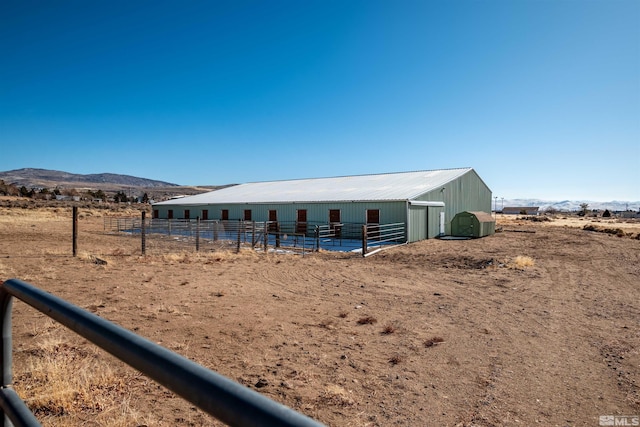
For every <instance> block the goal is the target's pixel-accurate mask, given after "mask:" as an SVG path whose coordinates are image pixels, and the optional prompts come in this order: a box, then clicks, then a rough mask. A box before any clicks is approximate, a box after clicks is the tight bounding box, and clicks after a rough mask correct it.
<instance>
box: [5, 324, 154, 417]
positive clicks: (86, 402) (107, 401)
mask: <svg viewBox="0 0 640 427" xmlns="http://www.w3.org/2000/svg"><path fill="white" fill-rule="evenodd" d="M32 336H33V337H34V338H35V337H37V339H33V340H31V341H30V344H32V345H33V346H32V347H30V348H29V349H27V350H23V353H24V354H25V355H26V359H25V361H24V366H23V367H21V368H20V369H19V370H18V371H17V372H19V374H18V375H16V378H15V381H14V387H15V389H16V392H17V393H18V394H19V395H20V396H21V397H23V398H24V399H25V401H26V403H27V405H28V406H29V408H30V409H31V410H32V411H33V412H34V414H35V415H36V416H37V417H38V419H39V420H40V421H41V423H42V425H43V426H76V425H84V424H85V423H86V422H87V417H88V416H89V417H91V421H92V422H93V423H95V424H92V425H105V426H106V425H109V426H130V425H141V424H147V423H148V421H150V420H149V419H148V417H145V416H142V415H141V414H140V413H138V412H137V411H135V410H134V409H132V408H131V407H130V406H129V402H130V399H131V397H130V396H129V395H128V392H127V387H128V381H127V376H126V375H123V374H122V372H117V371H116V370H115V369H114V368H113V366H114V365H116V366H117V363H119V362H115V361H114V363H107V361H105V360H104V359H101V358H99V357H98V355H97V354H96V353H92V352H90V351H88V350H85V349H83V348H81V347H79V346H76V345H74V344H72V343H70V342H68V340H67V339H65V338H64V337H63V336H62V335H61V334H59V329H58V328H46V329H39V330H36V331H34V333H33V334H32Z"/></svg>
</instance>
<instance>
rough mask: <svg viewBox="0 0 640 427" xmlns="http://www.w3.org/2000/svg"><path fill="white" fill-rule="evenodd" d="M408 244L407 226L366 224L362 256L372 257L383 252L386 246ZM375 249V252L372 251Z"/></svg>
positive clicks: (399, 223)
mask: <svg viewBox="0 0 640 427" xmlns="http://www.w3.org/2000/svg"><path fill="white" fill-rule="evenodd" d="M406 242H407V238H406V230H405V224H404V223H403V222H397V223H393V224H366V225H364V226H363V227H362V255H363V256H366V255H371V254H373V253H375V252H377V251H379V250H382V248H383V246H384V245H387V247H389V245H398V244H404V243H406ZM372 249H373V251H372Z"/></svg>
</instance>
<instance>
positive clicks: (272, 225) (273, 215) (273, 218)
mask: <svg viewBox="0 0 640 427" xmlns="http://www.w3.org/2000/svg"><path fill="white" fill-rule="evenodd" d="M277 225H278V211H276V210H270V211H269V231H276V230H277V229H278V227H277Z"/></svg>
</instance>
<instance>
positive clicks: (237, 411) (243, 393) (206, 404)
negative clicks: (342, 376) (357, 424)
mask: <svg viewBox="0 0 640 427" xmlns="http://www.w3.org/2000/svg"><path fill="white" fill-rule="evenodd" d="M14 297H15V298H18V299H20V300H22V301H24V302H25V303H27V304H28V305H30V306H31V307H33V308H35V309H36V310H38V311H40V312H42V313H44V314H45V315H47V316H49V317H50V318H52V319H54V320H56V321H57V322H59V323H61V324H62V325H64V326H66V327H67V328H69V329H71V330H72V331H74V332H75V333H77V334H78V335H80V336H82V337H84V338H86V339H87V340H89V341H91V342H92V343H93V344H96V345H97V346H99V347H100V348H102V349H103V350H105V351H107V352H109V353H110V354H112V355H113V356H115V357H117V358H119V359H120V360H122V361H123V362H125V363H127V364H128V365H130V366H131V367H133V368H135V369H137V370H138V371H140V372H142V373H143V374H145V375H147V376H148V377H150V378H151V379H153V380H154V381H156V382H158V383H159V384H162V385H163V386H165V387H166V388H168V389H169V390H171V391H173V392H174V393H176V394H177V395H179V396H181V397H183V398H184V399H186V400H188V401H189V402H191V403H193V404H194V405H196V406H198V407H199V408H200V409H202V410H204V411H205V412H207V413H208V414H210V415H212V416H213V417H215V418H217V419H219V420H220V421H222V422H224V423H225V424H227V425H232V426H292V427H293V426H299V427H319V426H321V425H322V424H320V423H318V422H317V421H315V420H313V419H311V418H308V417H307V416H305V415H303V414H301V413H299V412H296V411H294V410H293V409H291V408H289V407H287V406H284V405H282V404H280V403H277V402H275V401H273V400H271V399H269V398H267V397H265V396H263V395H261V394H259V393H257V392H255V391H253V390H251V389H249V388H246V387H245V386H243V385H241V384H238V383H236V382H234V381H232V380H230V379H228V378H226V377H224V376H222V375H220V374H218V373H216V372H214V371H211V370H209V369H207V368H205V367H203V366H201V365H199V364H197V363H195V362H192V361H191V360H189V359H187V358H185V357H183V356H180V355H179V354H177V353H174V352H172V351H170V350H167V349H166V348H164V347H162V346H159V345H158V344H155V343H153V342H151V341H149V340H147V339H145V338H142V337H141V336H139V335H136V334H134V333H133V332H131V331H129V330H127V329H124V328H122V327H120V326H117V325H115V324H113V323H111V322H109V321H107V320H105V319H102V318H101V317H99V316H96V315H95V314H92V313H89V312H87V311H85V310H82V309H81V308H79V307H77V306H75V305H73V304H71V303H69V302H67V301H65V300H63V299H61V298H58V297H56V296H54V295H51V294H49V293H47V292H44V291H42V290H40V289H38V288H36V287H35V286H33V285H31V284H29V283H26V282H23V281H20V280H18V279H11V280H7V281H6V282H4V283H3V284H2V286H1V287H0V307H1V308H2V313H0V322H2V325H1V329H2V342H1V343H2V349H1V353H0V354H1V355H2V361H1V363H0V369H1V372H0V378H1V379H2V386H1V388H0V409H1V410H2V412H3V414H2V416H1V417H0V420H1V421H0V426H5V425H15V426H28V427H31V426H39V425H40V423H39V422H38V420H37V419H36V418H35V416H34V415H33V413H31V411H30V410H29V408H28V407H27V406H26V404H25V403H24V401H23V400H22V399H20V397H18V395H17V394H16V393H15V392H14V391H13V389H12V388H11V384H12V381H13V379H12V357H11V352H12V349H11V346H12V337H11V308H12V300H13V298H14Z"/></svg>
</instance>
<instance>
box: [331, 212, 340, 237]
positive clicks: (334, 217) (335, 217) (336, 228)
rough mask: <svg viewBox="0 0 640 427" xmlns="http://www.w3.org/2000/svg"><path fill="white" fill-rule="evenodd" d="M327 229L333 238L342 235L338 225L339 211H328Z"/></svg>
mask: <svg viewBox="0 0 640 427" xmlns="http://www.w3.org/2000/svg"><path fill="white" fill-rule="evenodd" d="M329 227H330V228H331V231H332V232H333V235H334V236H335V237H338V238H339V237H340V235H341V234H342V225H341V224H340V209H329Z"/></svg>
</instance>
